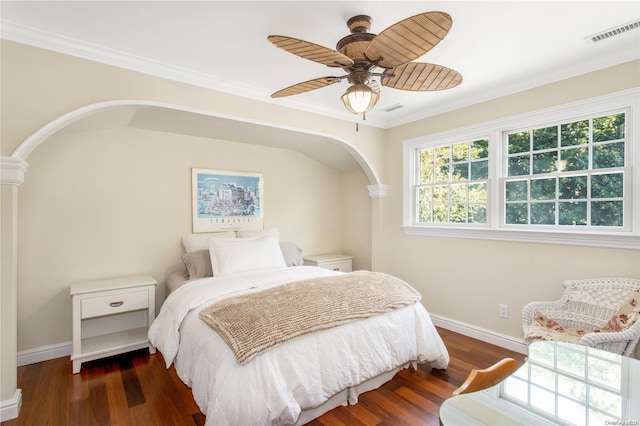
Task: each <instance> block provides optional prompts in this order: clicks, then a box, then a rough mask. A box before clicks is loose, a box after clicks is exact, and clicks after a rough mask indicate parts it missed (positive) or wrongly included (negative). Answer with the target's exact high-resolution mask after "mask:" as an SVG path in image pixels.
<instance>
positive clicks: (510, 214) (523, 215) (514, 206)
mask: <svg viewBox="0 0 640 426" xmlns="http://www.w3.org/2000/svg"><path fill="white" fill-rule="evenodd" d="M505 210H506V211H505V219H506V220H505V222H506V223H508V224H518V225H522V224H526V223H527V222H528V220H527V219H528V218H527V216H528V213H527V204H526V203H509V204H507V205H506V209H505Z"/></svg>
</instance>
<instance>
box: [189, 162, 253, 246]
mask: <svg viewBox="0 0 640 426" xmlns="http://www.w3.org/2000/svg"><path fill="white" fill-rule="evenodd" d="M262 191H263V178H262V174H261V173H251V172H237V171H228V170H209V169H196V168H193V169H191V198H192V216H193V218H192V223H193V232H194V233H198V232H217V231H237V230H242V229H262V228H263V225H264V222H263V195H262Z"/></svg>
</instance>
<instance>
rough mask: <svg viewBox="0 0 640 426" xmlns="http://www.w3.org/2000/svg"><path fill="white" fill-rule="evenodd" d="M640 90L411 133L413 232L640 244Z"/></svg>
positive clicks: (408, 213)
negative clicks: (419, 135) (448, 129)
mask: <svg viewBox="0 0 640 426" xmlns="http://www.w3.org/2000/svg"><path fill="white" fill-rule="evenodd" d="M639 92H640V90H635V89H634V90H631V91H627V92H623V93H620V94H614V95H608V96H605V97H601V98H597V99H591V100H588V101H584V102H580V103H576V104H571V105H565V106H562V107H558V108H553V109H549V110H544V111H539V112H535V113H531V114H527V115H522V116H517V117H512V118H507V119H504V120H499V121H495V122H490V123H484V124H482V125H478V126H474V127H470V128H465V129H459V130H455V131H452V132H446V133H441V134H437V135H430V136H426V137H423V138H417V139H414V140H410V141H405V143H404V156H405V168H404V177H405V184H404V230H405V233H409V234H426V235H439V236H453V237H464V238H487V239H505V240H511V241H535V242H549V243H563V244H578V245H594V246H603V247H620V248H636V249H637V248H640V238H638V237H640V231H639V229H640V226H639V225H640V224H639V223H638V222H639V219H638V218H639V216H640V214H639V213H640V211H639V210H640V207H639V204H640V200H638V199H635V200H634V198H633V195H634V192H635V193H636V194H637V193H638V190H637V189H636V190H635V191H633V188H639V187H640V178H639V175H640V173H638V172H635V176H634V173H633V170H640V164H638V163H640V160H639V157H640V155H638V154H639V153H638V151H640V148H638V147H635V154H634V146H633V145H634V143H635V144H638V141H639V137H638V134H639V133H640V132H638V129H637V127H638V126H637V125H636V126H633V124H634V122H635V123H637V124H639V123H640V119H638V110H639V107H640V105H639V104H640V102H639V101H638V98H639V97H638V93H639ZM636 197H637V196H636Z"/></svg>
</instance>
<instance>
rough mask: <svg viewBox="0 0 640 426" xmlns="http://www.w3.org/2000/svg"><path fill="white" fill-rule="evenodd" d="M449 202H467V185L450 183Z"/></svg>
mask: <svg viewBox="0 0 640 426" xmlns="http://www.w3.org/2000/svg"><path fill="white" fill-rule="evenodd" d="M449 191H450V199H449V201H450V202H451V203H465V204H466V202H467V185H451V187H450V188H449Z"/></svg>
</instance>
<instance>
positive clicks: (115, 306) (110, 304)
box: [109, 301, 124, 308]
mask: <svg viewBox="0 0 640 426" xmlns="http://www.w3.org/2000/svg"><path fill="white" fill-rule="evenodd" d="M123 303H124V302H122V301H120V302H111V303H109V306H111V307H112V308H117V307H118V306H122V304H123Z"/></svg>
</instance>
